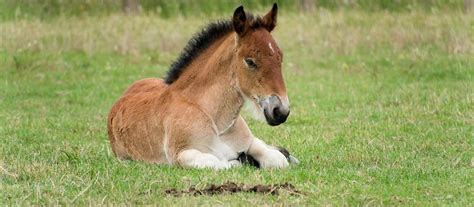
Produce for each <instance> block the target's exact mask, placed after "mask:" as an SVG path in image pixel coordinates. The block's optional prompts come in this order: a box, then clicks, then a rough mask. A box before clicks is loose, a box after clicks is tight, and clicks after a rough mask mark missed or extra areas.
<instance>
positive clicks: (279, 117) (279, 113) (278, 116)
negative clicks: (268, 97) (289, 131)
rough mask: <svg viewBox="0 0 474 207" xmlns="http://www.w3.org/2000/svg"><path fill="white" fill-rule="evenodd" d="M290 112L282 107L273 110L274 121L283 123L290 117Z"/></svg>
mask: <svg viewBox="0 0 474 207" xmlns="http://www.w3.org/2000/svg"><path fill="white" fill-rule="evenodd" d="M288 114H289V111H287V110H282V109H281V108H280V107H275V108H273V114H272V115H273V119H275V120H276V121H278V122H279V123H283V122H285V121H286V118H287V117H288Z"/></svg>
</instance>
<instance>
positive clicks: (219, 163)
mask: <svg viewBox="0 0 474 207" xmlns="http://www.w3.org/2000/svg"><path fill="white" fill-rule="evenodd" d="M178 162H179V164H181V166H183V167H195V168H213V169H216V170H217V169H227V168H230V167H234V166H237V165H236V164H235V163H234V162H229V161H226V160H225V161H224V160H219V158H217V157H216V156H214V155H212V154H209V153H203V152H201V151H199V150H196V149H189V150H184V151H182V152H180V153H179V155H178Z"/></svg>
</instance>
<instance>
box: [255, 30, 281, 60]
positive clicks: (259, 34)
mask: <svg viewBox="0 0 474 207" xmlns="http://www.w3.org/2000/svg"><path fill="white" fill-rule="evenodd" d="M252 36H253V38H255V40H254V41H253V42H254V45H255V47H257V49H258V50H259V51H260V52H263V53H264V54H268V55H272V56H273V55H276V56H281V51H280V48H279V47H278V45H277V43H276V41H275V39H273V37H272V35H271V34H270V32H267V31H266V30H257V31H255V32H254V34H253V35H252Z"/></svg>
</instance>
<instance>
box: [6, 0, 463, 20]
mask: <svg viewBox="0 0 474 207" xmlns="http://www.w3.org/2000/svg"><path fill="white" fill-rule="evenodd" d="M135 1H136V0H135ZM139 2H140V10H141V11H142V12H144V13H153V14H159V15H160V16H161V17H165V18H168V17H172V16H189V15H193V16H196V15H215V14H222V13H224V14H227V13H229V12H232V11H233V9H235V7H236V5H239V4H243V5H245V6H246V8H248V9H252V10H256V9H261V8H262V7H267V6H268V5H271V4H272V3H274V2H277V3H278V5H280V7H281V8H282V9H283V10H285V11H292V12H295V11H308V10H314V9H315V8H325V9H331V10H335V9H358V10H365V11H379V10H387V11H411V10H425V11H432V10H451V11H452V10H454V11H463V10H466V7H471V5H470V4H472V3H471V1H470V0H260V1H253V0H225V1H222V0H207V1H203V0H174V1H169V0H140V1H139ZM123 5H124V1H121V0H20V1H19V0H0V11H2V12H1V13H0V18H1V19H2V20H11V19H23V18H40V19H49V18H54V17H58V16H82V15H86V16H91V15H92V16H97V15H108V14H111V13H116V12H121V11H122V10H123V9H124V8H123ZM468 9H469V8H468Z"/></svg>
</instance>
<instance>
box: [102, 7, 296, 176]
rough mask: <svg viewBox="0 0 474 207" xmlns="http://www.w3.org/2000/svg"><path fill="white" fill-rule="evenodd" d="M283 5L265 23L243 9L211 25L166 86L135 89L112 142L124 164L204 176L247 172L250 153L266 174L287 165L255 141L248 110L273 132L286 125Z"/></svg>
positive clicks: (114, 125)
mask: <svg viewBox="0 0 474 207" xmlns="http://www.w3.org/2000/svg"><path fill="white" fill-rule="evenodd" d="M277 11H278V8H277V5H276V4H274V5H273V8H272V9H271V11H270V12H269V13H268V14H266V15H265V16H263V17H253V16H252V15H250V14H246V13H245V11H244V9H243V7H242V6H240V7H239V8H237V9H236V10H235V12H234V15H233V18H232V20H230V21H219V22H216V23H212V24H209V25H208V26H207V27H206V28H205V29H204V30H203V31H202V32H200V33H199V34H197V35H196V36H195V37H194V38H193V39H191V40H190V41H189V43H188V45H187V46H186V47H185V49H184V51H183V52H182V54H181V56H180V57H179V58H178V60H177V61H176V62H175V63H173V65H172V66H171V69H170V71H169V72H168V76H167V78H166V79H165V80H161V79H153V78H152V79H144V80H140V81H137V82H135V83H134V84H133V85H132V86H130V88H129V89H128V90H127V91H126V92H125V94H124V95H123V96H122V97H121V98H120V99H119V100H118V101H117V102H116V103H115V105H114V106H113V107H112V110H111V111H110V114H109V117H108V134H109V139H110V143H111V145H112V149H113V152H114V154H115V155H116V156H117V157H118V158H120V159H133V160H143V161H146V162H151V163H159V164H171V165H179V166H183V167H197V168H205V167H208V168H215V169H222V168H229V167H232V166H236V165H240V162H239V161H237V160H236V159H237V157H238V156H239V154H240V153H242V152H243V153H245V154H247V155H249V156H251V157H253V158H254V159H255V160H256V161H258V163H259V164H260V167H262V168H284V167H287V166H288V160H287V158H286V157H285V156H284V155H283V154H282V153H281V152H280V151H279V150H278V149H277V148H275V147H272V146H269V145H267V144H265V143H264V142H263V141H262V140H260V139H258V138H256V137H254V136H253V135H252V133H251V132H250V130H249V128H248V126H247V124H246V123H245V121H244V119H243V118H242V117H241V116H240V114H239V113H240V110H241V108H242V105H243V103H244V100H246V99H247V100H249V101H251V102H252V103H253V105H254V106H255V107H256V108H257V110H258V111H259V112H260V113H262V114H263V115H264V116H265V118H266V121H267V123H268V124H269V125H272V126H275V125H279V124H281V123H283V122H285V121H286V119H287V117H288V115H289V113H290V108H289V102H288V97H287V94H286V89H285V84H284V82H283V77H282V72H281V62H282V55H283V54H282V52H281V51H280V48H278V46H277V44H276V42H275V40H274V39H273V38H272V35H271V34H270V32H271V31H272V30H273V29H274V28H275V25H276V18H277Z"/></svg>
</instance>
